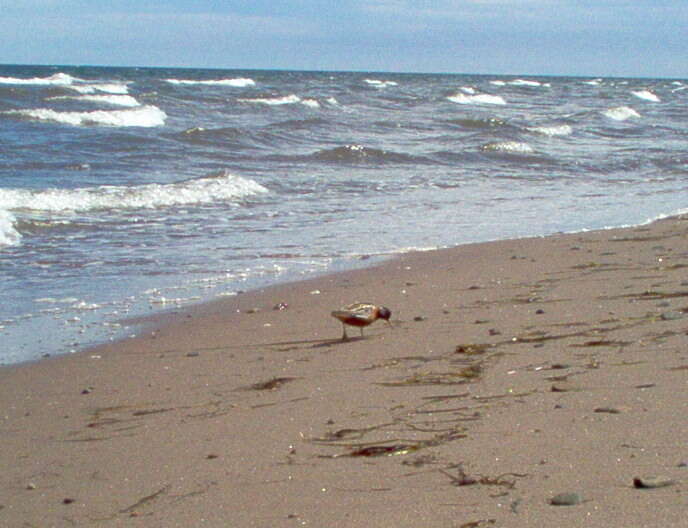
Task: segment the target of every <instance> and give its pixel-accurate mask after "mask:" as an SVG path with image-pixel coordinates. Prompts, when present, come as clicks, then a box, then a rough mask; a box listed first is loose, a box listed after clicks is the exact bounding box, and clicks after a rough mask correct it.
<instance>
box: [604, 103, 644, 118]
mask: <svg viewBox="0 0 688 528" xmlns="http://www.w3.org/2000/svg"><path fill="white" fill-rule="evenodd" d="M602 115H604V116H606V117H608V118H610V119H613V120H615V121H626V119H630V118H631V117H640V114H639V113H638V112H636V111H635V110H633V109H632V108H629V107H628V106H617V107H615V108H609V109H608V110H605V111H604V112H602Z"/></svg>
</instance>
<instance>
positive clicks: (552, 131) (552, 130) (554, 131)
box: [528, 125, 573, 137]
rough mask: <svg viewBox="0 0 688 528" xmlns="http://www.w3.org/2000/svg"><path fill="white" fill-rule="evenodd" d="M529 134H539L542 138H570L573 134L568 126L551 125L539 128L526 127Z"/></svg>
mask: <svg viewBox="0 0 688 528" xmlns="http://www.w3.org/2000/svg"><path fill="white" fill-rule="evenodd" d="M528 130H529V131H530V132H534V133H536V134H541V135H543V136H550V137H553V136H570V135H571V134H572V133H573V128H571V126H570V125H552V126H539V127H528Z"/></svg>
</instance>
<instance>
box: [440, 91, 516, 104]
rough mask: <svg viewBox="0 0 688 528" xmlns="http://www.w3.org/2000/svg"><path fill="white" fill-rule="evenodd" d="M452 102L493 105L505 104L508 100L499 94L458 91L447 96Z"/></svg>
mask: <svg viewBox="0 0 688 528" xmlns="http://www.w3.org/2000/svg"><path fill="white" fill-rule="evenodd" d="M447 99H449V100H450V101H451V102H453V103H458V104H491V105H505V104H506V101H505V100H504V98H503V97H500V96H499V95H490V94H475V95H466V94H463V93H457V94H455V95H451V96H449V97H447Z"/></svg>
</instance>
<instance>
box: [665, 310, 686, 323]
mask: <svg viewBox="0 0 688 528" xmlns="http://www.w3.org/2000/svg"><path fill="white" fill-rule="evenodd" d="M684 317H685V314H684V313H682V312H664V313H663V314H662V321H675V320H677V319H683V318H684Z"/></svg>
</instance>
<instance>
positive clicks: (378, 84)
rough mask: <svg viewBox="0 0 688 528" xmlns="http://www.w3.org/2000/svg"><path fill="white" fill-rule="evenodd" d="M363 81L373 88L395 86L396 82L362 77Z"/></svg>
mask: <svg viewBox="0 0 688 528" xmlns="http://www.w3.org/2000/svg"><path fill="white" fill-rule="evenodd" d="M363 82H365V83H367V84H369V85H371V86H374V87H375V88H387V87H388V86H397V84H398V83H396V82H394V81H381V80H380V79H363Z"/></svg>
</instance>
